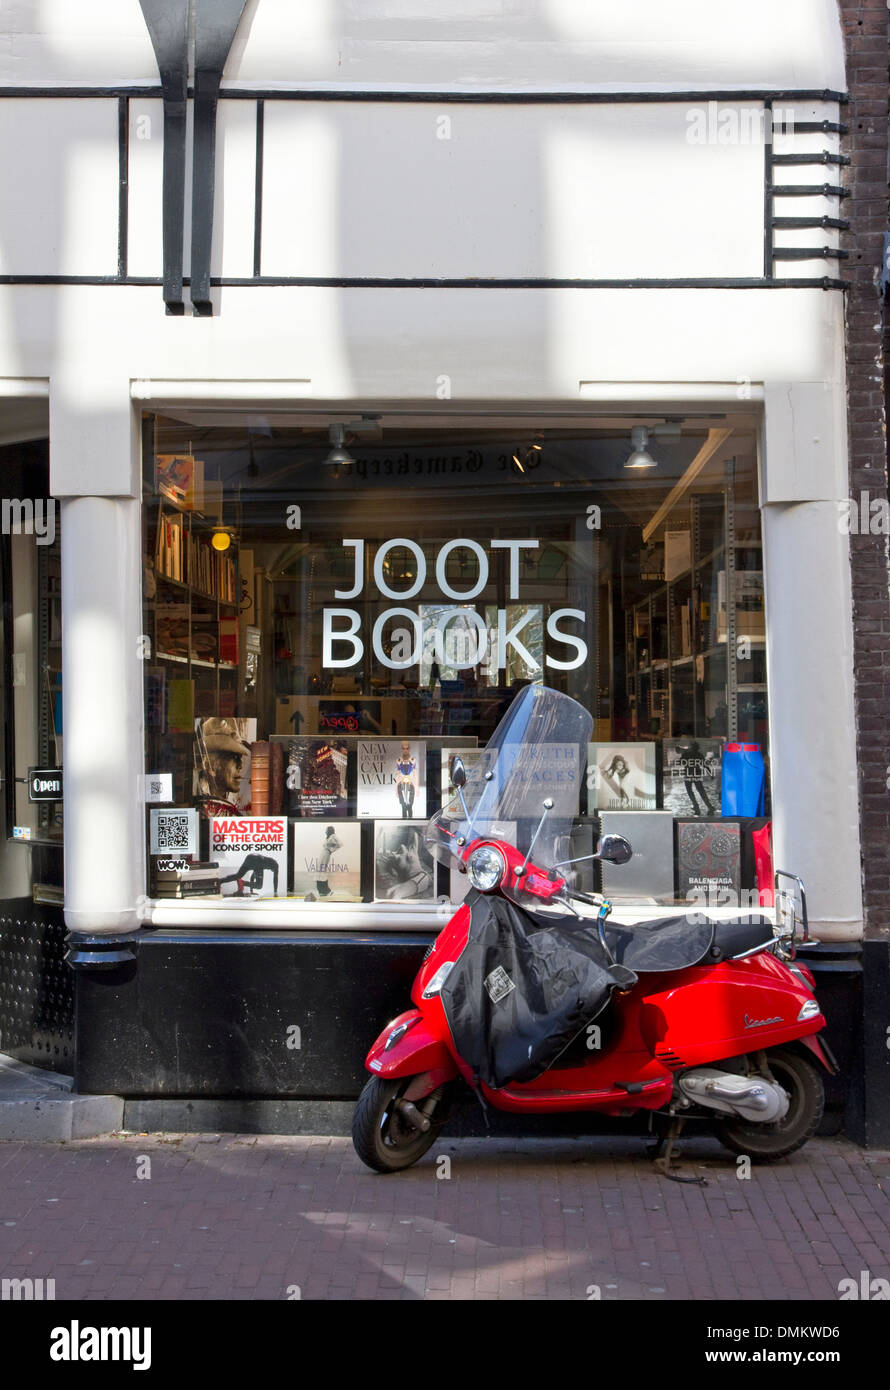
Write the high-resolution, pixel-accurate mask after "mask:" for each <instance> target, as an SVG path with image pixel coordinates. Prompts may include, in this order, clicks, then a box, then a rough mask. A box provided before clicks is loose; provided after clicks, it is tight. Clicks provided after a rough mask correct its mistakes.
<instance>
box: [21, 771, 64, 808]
mask: <svg viewBox="0 0 890 1390" xmlns="http://www.w3.org/2000/svg"><path fill="white" fill-rule="evenodd" d="M62 799H63V798H62V769H61V768H59V767H29V768H28V800H29V801H61V800H62Z"/></svg>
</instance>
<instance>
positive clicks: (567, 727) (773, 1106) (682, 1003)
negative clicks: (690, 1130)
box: [352, 685, 836, 1175]
mask: <svg viewBox="0 0 890 1390" xmlns="http://www.w3.org/2000/svg"><path fill="white" fill-rule="evenodd" d="M592 725H593V721H592V719H591V717H590V715H589V714H588V712H587V711H586V710H585V709H584V708H583V707H582V706H581V705H579V704H578V703H577V702H576V701H575V700H572V699H571V698H570V697H569V696H567V695H564V694H561V693H560V692H558V691H555V690H550V689H547V688H546V687H544V686H540V685H530V686H527V687H526V688H525V689H523V690H522V691H521V692H520V694H519V695H518V696H517V697H516V699H515V700H514V701H513V703H512V704H511V706H510V708H509V709H508V711H507V713H506V714H505V716H504V718H503V719H502V720H501V723H500V724H499V725H498V728H497V729H496V731H495V733H494V735H493V736H492V739H491V741H490V742H489V744H488V746H487V747H486V748H485V750H483V752H482V755H481V757H480V759H479V761H478V762H477V763H476V765H475V766H474V767H473V769H472V771H471V773H470V775H469V776H467V774H466V772H465V771H464V769H463V768H462V766H461V765H460V763H459V761H458V762H457V764H456V765H455V767H454V770H453V773H452V780H453V783H454V785H455V786H456V787H457V788H458V794H457V796H456V797H455V798H454V799H453V800H452V801H451V802H450V803H449V804H448V805H446V806H444V807H443V808H442V810H441V811H439V812H437V813H436V814H435V815H434V816H433V817H432V819H431V821H430V822H429V824H428V826H427V830H426V835H425V839H426V843H427V845H428V846H429V848H430V850H431V851H432V853H433V855H434V856H435V857H436V858H437V859H439V860H440V861H442V862H448V863H454V862H456V863H457V865H458V866H459V867H460V869H461V870H462V871H463V872H465V873H466V875H467V877H468V879H469V882H470V885H471V887H470V891H469V893H468V895H467V898H466V900H465V901H464V903H463V904H462V905H461V906H460V907H459V908H458V909H457V911H456V912H455V914H454V916H453V918H452V919H451V921H450V922H449V924H448V925H447V926H446V927H445V928H444V929H443V930H442V931H441V933H440V934H439V936H438V937H437V939H436V941H435V942H434V944H433V945H432V946H431V947H430V950H429V952H428V953H427V957H426V959H425V960H424V963H423V965H422V966H421V968H420V971H419V972H418V975H417V977H416V979H415V981H414V986H413V989H412V992H411V998H412V1001H413V1004H414V1007H413V1008H412V1009H409V1010H408V1011H407V1012H406V1013H403V1014H400V1015H399V1017H398V1018H395V1019H393V1020H392V1022H391V1023H389V1024H387V1026H386V1027H385V1028H384V1030H383V1032H382V1033H381V1034H380V1036H379V1037H378V1039H377V1041H376V1042H375V1043H374V1045H373V1047H372V1048H371V1050H370V1052H369V1053H368V1056H367V1059H366V1066H367V1068H368V1070H369V1071H370V1072H371V1077H370V1079H369V1080H368V1082H367V1083H366V1085H365V1087H364V1089H363V1091H362V1093H361V1096H360V1097H359V1100H358V1102H357V1105H356V1110H355V1115H354V1120H353V1131H352V1133H353V1143H354V1145H355V1149H356V1152H357V1153H358V1155H359V1157H360V1158H361V1159H362V1161H363V1162H364V1163H366V1164H367V1165H368V1166H369V1167H370V1168H373V1169H375V1170H376V1171H378V1172H381V1173H391V1172H396V1171H398V1170H399V1169H402V1168H407V1167H409V1166H410V1165H411V1164H413V1163H415V1162H416V1161H417V1159H419V1158H420V1157H421V1156H422V1155H423V1154H424V1153H425V1152H426V1151H427V1149H429V1147H430V1145H431V1144H432V1143H433V1142H434V1141H435V1139H436V1137H437V1135H438V1134H439V1133H440V1131H441V1129H442V1127H443V1125H444V1124H445V1122H446V1119H447V1114H448V1110H449V1105H450V1103H451V1101H452V1099H453V1098H454V1094H455V1091H456V1089H457V1088H459V1087H461V1086H462V1084H463V1083H467V1084H468V1085H469V1086H470V1087H472V1088H473V1090H475V1092H476V1095H477V1097H478V1098H479V1099H480V1101H481V1102H482V1104H483V1106H485V1107H488V1106H490V1107H492V1108H493V1109H495V1110H502V1111H509V1112H511V1113H513V1114H536V1115H540V1114H552V1113H556V1112H565V1111H578V1110H585V1111H598V1112H601V1113H602V1114H604V1115H609V1116H623V1115H631V1114H633V1113H634V1112H637V1111H640V1110H645V1111H650V1112H652V1116H653V1119H654V1118H655V1117H656V1116H658V1117H660V1129H661V1138H662V1142H663V1140H664V1138H667V1140H668V1148H667V1152H666V1155H665V1156H664V1157H663V1158H662V1159H661V1160H660V1162H661V1163H662V1164H663V1165H664V1171H665V1172H667V1173H668V1174H669V1175H672V1174H671V1166H670V1165H671V1158H672V1149H673V1144H674V1140H675V1139H676V1137H677V1135H678V1134H679V1132H680V1129H681V1128H682V1126H683V1124H684V1123H685V1122H686V1121H688V1120H690V1119H701V1120H705V1121H708V1122H709V1123H710V1125H711V1127H712V1128H713V1129H714V1130H715V1132H716V1134H717V1136H718V1137H719V1138H720V1140H721V1141H722V1142H723V1144H724V1145H726V1147H727V1148H729V1149H730V1150H731V1151H733V1152H734V1153H739V1154H747V1155H749V1156H750V1157H751V1158H752V1159H753V1160H755V1161H757V1160H760V1161H770V1160H773V1159H778V1158H783V1157H784V1156H785V1155H787V1154H790V1153H792V1152H793V1151H794V1150H795V1149H798V1148H800V1147H801V1145H803V1144H805V1143H806V1141H807V1140H808V1139H809V1138H810V1137H811V1136H812V1135H813V1133H814V1132H815V1130H816V1128H817V1126H818V1124H819V1121H820V1119H821V1116H822V1109H823V1085H822V1078H821V1075H820V1068H825V1069H826V1070H827V1071H829V1072H833V1071H835V1070H836V1068H835V1064H834V1062H833V1059H832V1058H831V1054H830V1053H829V1052H828V1050H827V1047H826V1045H825V1043H824V1042H823V1041H822V1040H821V1039H820V1038H819V1037H818V1034H819V1033H820V1032H821V1030H822V1029H823V1028H824V1027H825V1019H824V1017H823V1016H822V1012H821V1010H820V1007H819V1004H818V1002H817V1000H816V998H815V996H814V987H815V982H814V979H813V976H812V974H811V973H810V971H809V970H808V968H807V967H806V966H805V965H803V964H801V963H800V962H798V961H796V960H795V946H796V944H797V943H798V942H799V941H801V940H806V939H807V926H806V897H805V893H804V889H803V885H802V883H801V882H800V880H799V879H797V878H795V877H794V876H793V875H789V874H785V873H781V872H780V873H778V874H777V875H776V880H777V894H776V902H777V909H778V911H777V914H776V916H777V923H776V926H775V927H774V925H773V922H772V921H771V920H770V919H769V918H767V917H766V916H763V915H760V914H753V915H747V916H740V917H734V918H731V919H720V918H711V917H707V916H705V915H703V914H702V913H701V912H700V911H687V912H686V913H685V914H683V915H674V916H668V917H662V918H657V919H654V920H652V921H646V922H640V923H636V924H634V925H626V926H621V925H619V924H616V923H612V922H610V921H609V913H610V911H611V904H610V903H609V902H608V900H607V899H605V898H603V897H601V896H598V895H596V894H590V893H584V892H580V891H578V890H577V889H576V888H575V887H574V886H573V885H574V883H575V882H576V878H577V875H576V873H575V872H574V871H573V869H572V865H573V864H577V863H578V862H580V861H579V860H577V859H576V860H571V859H568V858H567V857H566V855H565V851H566V850H567V849H568V847H569V843H570V835H571V829H572V822H573V819H574V818H575V817H576V816H577V813H578V807H579V790H580V786H581V782H582V775H583V769H584V765H585V761H586V755H587V744H588V741H589V739H590V736H591V732H592ZM631 855H632V849H631V846H630V845H629V844H628V842H627V840H626V839H624V838H623V837H622V836H618V835H607V836H605V837H604V838H603V839H601V840H600V842H599V844H598V846H597V852H596V854H595V855H592V856H586V857H587V858H593V859H597V858H598V859H601V860H609V861H611V862H613V863H616V864H622V863H625V862H627V860H629V859H630V858H631ZM591 909H592V910H591Z"/></svg>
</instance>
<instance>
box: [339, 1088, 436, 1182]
mask: <svg viewBox="0 0 890 1390" xmlns="http://www.w3.org/2000/svg"><path fill="white" fill-rule="evenodd" d="M412 1080H413V1077H410V1076H402V1077H399V1078H398V1080H396V1081H385V1080H383V1079H382V1078H381V1077H379V1076H372V1077H370V1078H369V1080H368V1081H367V1082H366V1083H365V1087H364V1089H363V1091H362V1093H361V1095H360V1096H359V1098H358V1101H357V1102H356V1107H355V1114H354V1115H353V1117H352V1143H353V1146H354V1148H355V1151H356V1153H357V1154H358V1156H359V1158H360V1159H361V1161H362V1163H365V1164H367V1166H368V1167H369V1168H373V1169H374V1171H375V1172H377V1173H398V1172H400V1171H401V1169H403V1168H410V1167H411V1165H412V1163H416V1162H417V1160H418V1159H419V1158H422V1157H423V1155H424V1154H425V1153H426V1151H427V1149H428V1148H429V1147H430V1145H431V1144H432V1143H433V1142H434V1141H435V1139H436V1138H437V1137H438V1134H439V1131H440V1129H441V1128H442V1124H443V1123H444V1119H445V1114H444V1112H445V1108H446V1102H445V1098H444V1096H443V1097H442V1098H441V1099H440V1100H439V1101H438V1102H437V1104H436V1108H435V1111H434V1112H433V1114H434V1115H436V1116H441V1118H438V1119H433V1122H432V1124H431V1125H430V1128H429V1129H428V1130H426V1131H425V1132H424V1131H422V1130H418V1129H415V1128H414V1126H413V1125H411V1124H409V1123H408V1121H407V1120H405V1119H404V1118H403V1117H402V1116H401V1115H400V1114H399V1111H398V1110H397V1108H396V1102H397V1101H398V1100H399V1099H400V1097H401V1096H402V1095H403V1094H404V1093H405V1091H406V1090H407V1089H408V1087H409V1085H410V1084H411V1081H412ZM418 1104H419V1105H420V1102H419V1103H418ZM430 1118H432V1117H430Z"/></svg>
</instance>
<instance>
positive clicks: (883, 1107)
mask: <svg viewBox="0 0 890 1390" xmlns="http://www.w3.org/2000/svg"><path fill="white" fill-rule="evenodd" d="M861 1019H862V1024H861V1028H860V1029H859V1030H858V1034H857V1037H856V1040H855V1043H856V1046H855V1054H854V1057H853V1059H852V1073H853V1082H852V1086H851V1093H850V1103H849V1105H848V1108H847V1116H846V1123H845V1130H846V1132H847V1134H849V1136H850V1138H851V1139H853V1140H854V1142H855V1143H857V1144H862V1145H863V1146H864V1147H865V1148H872V1149H890V940H888V939H887V938H886V937H883V938H880V939H878V940H871V941H863V943H862V1012H861Z"/></svg>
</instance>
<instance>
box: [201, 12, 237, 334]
mask: <svg viewBox="0 0 890 1390" xmlns="http://www.w3.org/2000/svg"><path fill="white" fill-rule="evenodd" d="M245 3H246V0H195V130H194V146H193V151H192V258H191V284H190V288H189V294H190V297H191V301H192V305H193V306H194V310H195V313H196V314H201V315H205V316H209V315H211V314H212V313H213V305H212V303H211V301H210V251H211V246H212V242H213V197H214V186H215V175H216V169H215V164H216V111H217V105H218V102H219V89H220V83H221V82H222V75H223V68H224V67H225V65H226V59H227V58H228V56H229V50H230V49H231V47H232V41H233V39H234V37H235V32H236V30H237V28H238V24H239V22H240V20H241V15H242V14H243V12H244V6H245Z"/></svg>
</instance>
